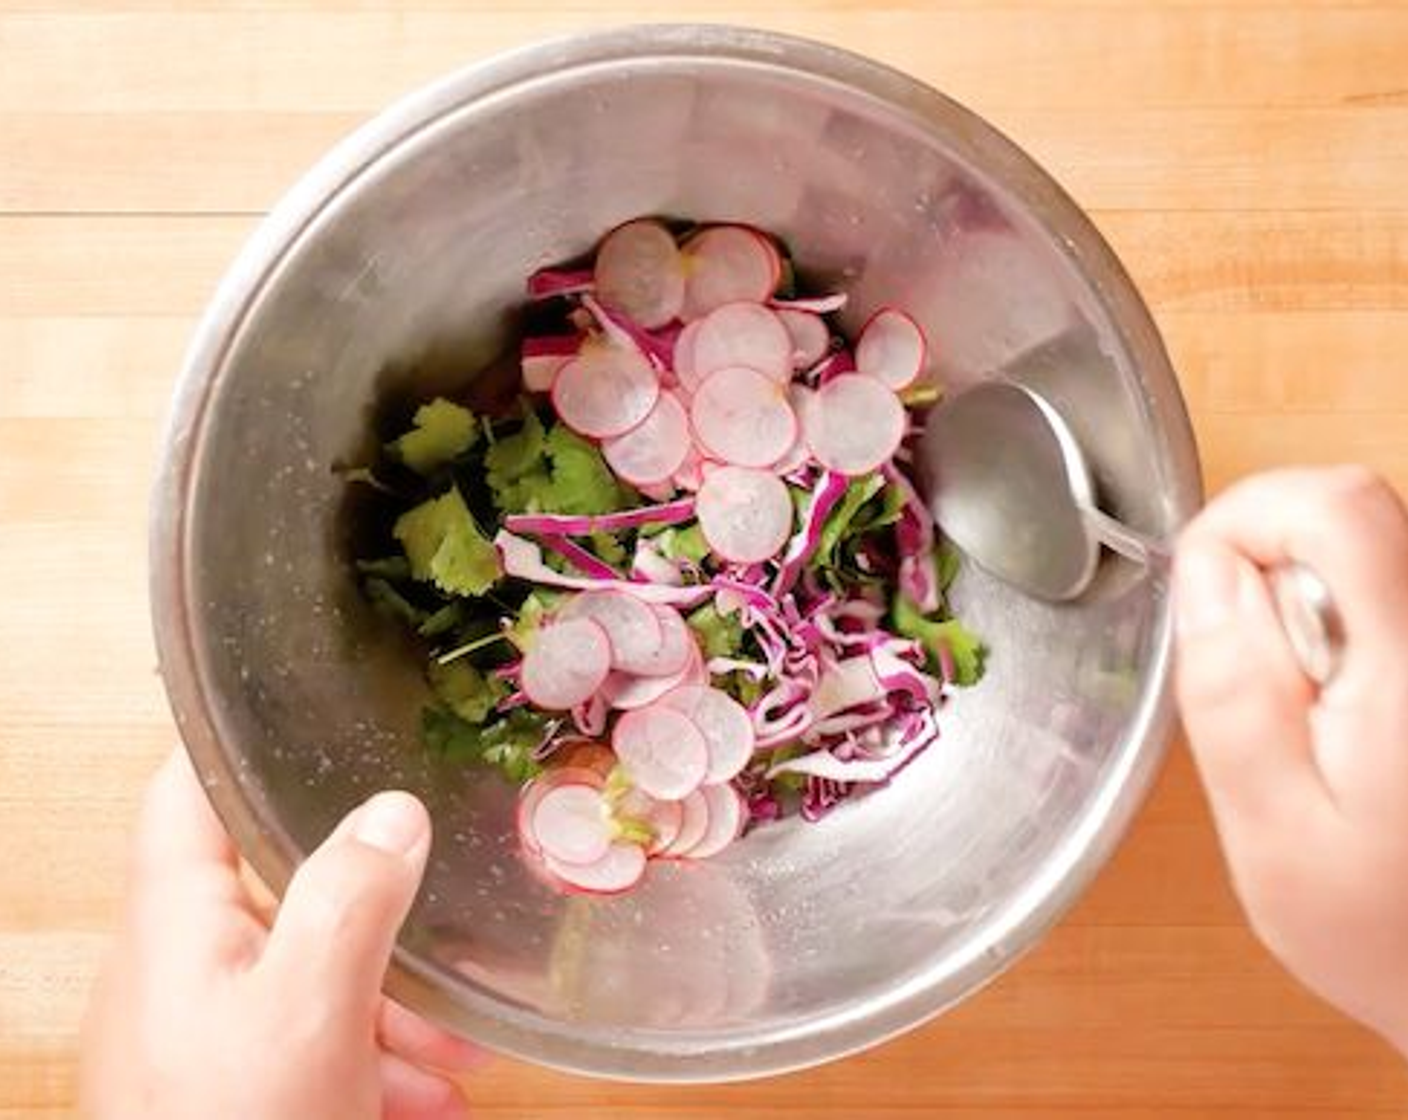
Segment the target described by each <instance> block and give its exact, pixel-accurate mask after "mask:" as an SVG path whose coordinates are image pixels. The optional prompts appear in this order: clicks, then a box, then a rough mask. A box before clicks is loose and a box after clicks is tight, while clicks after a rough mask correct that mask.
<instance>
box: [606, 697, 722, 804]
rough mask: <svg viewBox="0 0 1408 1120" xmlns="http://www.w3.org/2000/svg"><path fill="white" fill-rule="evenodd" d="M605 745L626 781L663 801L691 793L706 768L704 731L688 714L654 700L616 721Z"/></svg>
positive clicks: (674, 799) (707, 757) (701, 780)
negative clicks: (621, 769)
mask: <svg viewBox="0 0 1408 1120" xmlns="http://www.w3.org/2000/svg"><path fill="white" fill-rule="evenodd" d="M611 746H612V748H613V749H614V750H615V751H616V757H617V758H619V759H620V760H621V766H622V768H623V769H624V770H625V771H626V774H627V776H629V777H630V779H631V781H632V782H634V783H635V785H637V786H638V787H639V788H640V789H641V790H642V791H644V792H645V793H648V794H650V796H651V797H658V798H660V799H661V800H663V801H678V800H679V799H680V798H682V797H686V796H688V795H689V794H691V793H693V792H694V791H695V790H696V789H698V788H699V786H700V784H701V783H702V782H703V781H704V775H705V774H706V773H707V772H708V769H709V749H708V747H707V746H706V745H705V742H704V733H703V732H702V731H700V730H699V728H698V727H696V726H695V725H694V723H693V721H692V720H690V718H689V717H688V716H685V715H681V714H680V713H679V712H677V711H674V710H673V709H671V708H662V707H660V706H659V705H658V704H652V705H650V706H649V707H645V708H637V709H636V710H635V711H632V712H627V713H626V714H625V715H623V716H622V717H621V718H620V719H618V720H617V721H616V727H615V729H614V730H613V731H612V733H611Z"/></svg>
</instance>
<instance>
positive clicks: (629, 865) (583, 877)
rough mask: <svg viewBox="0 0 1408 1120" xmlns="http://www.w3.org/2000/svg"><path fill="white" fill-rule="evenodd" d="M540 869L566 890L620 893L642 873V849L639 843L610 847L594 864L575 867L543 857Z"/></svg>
mask: <svg viewBox="0 0 1408 1120" xmlns="http://www.w3.org/2000/svg"><path fill="white" fill-rule="evenodd" d="M542 859H543V866H544V867H546V868H547V869H548V871H550V872H551V873H552V874H553V875H555V876H556V877H557V878H558V879H560V880H562V883H563V884H565V885H566V886H567V887H570V888H573V889H575V890H579V891H584V892H586V893H587V894H620V893H621V892H622V891H628V890H630V889H631V888H632V887H633V886H635V885H636V884H637V883H639V882H640V877H641V876H642V875H644V874H645V864H646V859H645V850H644V849H643V848H642V847H641V846H640V845H639V844H624V843H616V844H612V845H611V847H610V848H608V849H607V852H606V854H605V855H604V856H602V857H601V859H599V860H597V861H596V862H595V863H589V864H587V865H585V866H578V865H576V864H571V863H563V862H562V861H561V860H557V859H553V858H552V856H550V855H548V854H546V853H544V854H543V857H542Z"/></svg>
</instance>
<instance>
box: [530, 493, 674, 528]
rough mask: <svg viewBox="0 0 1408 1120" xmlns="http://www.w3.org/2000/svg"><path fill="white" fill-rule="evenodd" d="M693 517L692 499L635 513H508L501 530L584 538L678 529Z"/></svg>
mask: <svg viewBox="0 0 1408 1120" xmlns="http://www.w3.org/2000/svg"><path fill="white" fill-rule="evenodd" d="M693 516H694V499H693V498H692V497H690V498H677V499H675V500H674V501H672V502H662V503H661V504H659V505H654V506H641V507H639V508H638V509H623V510H617V511H616V512H615V513H597V514H571V513H511V514H509V515H508V516H507V517H505V518H504V528H505V529H507V530H508V531H509V532H510V533H529V534H531V535H533V536H541V535H543V534H551V535H555V536H561V537H585V536H590V535H591V534H592V533H619V532H620V531H622V530H623V529H639V528H640V527H641V526H642V525H678V524H680V523H681V522H684V521H688V520H689V519H690V518H691V517H693Z"/></svg>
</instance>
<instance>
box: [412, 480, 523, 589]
mask: <svg viewBox="0 0 1408 1120" xmlns="http://www.w3.org/2000/svg"><path fill="white" fill-rule="evenodd" d="M394 532H395V534H396V539H397V540H398V541H400V542H401V547H402V548H404V549H405V550H406V558H407V559H408V560H410V562H411V574H412V575H414V576H415V578H416V579H420V580H429V581H430V582H432V583H434V584H435V586H436V587H438V588H440V590H442V591H445V592H447V593H449V594H451V595H483V594H484V592H486V591H488V590H489V588H491V587H492V586H493V585H494V584H495V583H496V582H497V581H498V578H499V575H500V568H499V552H498V549H496V548H495V547H494V546H493V544H492V543H490V541H489V540H487V539H486V538H485V536H484V534H483V533H481V532H480V531H479V526H477V525H476V524H475V523H474V518H473V517H472V516H471V515H470V512H469V508H468V507H467V506H466V505H465V504H464V498H463V497H461V496H460V492H459V490H458V489H457V488H456V487H453V486H452V487H451V488H450V489H449V490H447V491H446V492H445V493H444V494H442V495H440V497H438V498H431V499H430V500H429V501H427V502H422V503H421V504H420V505H418V506H416V507H415V508H414V509H411V510H408V511H407V512H406V513H403V514H402V515H401V516H400V518H398V519H397V521H396V527H395V529H394Z"/></svg>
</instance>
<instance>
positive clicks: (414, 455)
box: [390, 397, 479, 475]
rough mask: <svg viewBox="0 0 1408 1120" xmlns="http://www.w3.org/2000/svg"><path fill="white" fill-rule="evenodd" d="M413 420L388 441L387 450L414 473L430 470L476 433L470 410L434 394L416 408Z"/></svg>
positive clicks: (453, 455) (457, 451)
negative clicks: (400, 432) (405, 430)
mask: <svg viewBox="0 0 1408 1120" xmlns="http://www.w3.org/2000/svg"><path fill="white" fill-rule="evenodd" d="M414 424H415V427H413V428H412V429H411V430H410V431H409V432H407V433H406V434H405V435H403V436H401V438H400V439H397V440H395V441H393V442H392V444H391V446H390V450H391V452H392V453H393V454H395V455H396V456H397V457H398V458H399V459H400V460H401V462H403V463H405V464H406V466H408V467H410V468H411V470H413V471H415V472H416V473H417V474H422V475H425V474H430V473H431V472H432V471H434V470H435V469H436V468H437V467H442V466H444V465H445V464H446V463H448V462H450V461H452V460H454V459H457V458H458V457H459V456H461V455H463V454H464V453H465V452H466V451H468V450H469V449H470V448H471V447H473V446H474V441H475V440H476V439H477V438H478V437H479V427H478V425H477V424H476V423H475V420H474V413H472V412H470V411H469V409H467V408H465V407H463V406H462V405H458V404H455V402H454V401H447V400H446V399H445V398H444V397H436V398H435V399H434V400H433V401H431V402H430V403H429V404H423V405H421V406H420V408H418V409H416V415H415V420H414Z"/></svg>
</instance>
